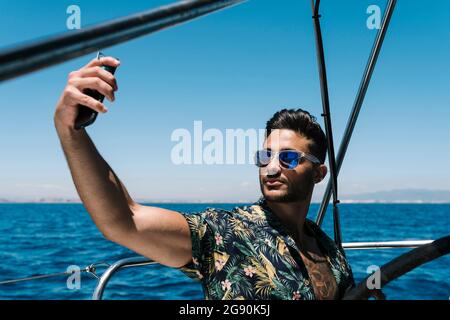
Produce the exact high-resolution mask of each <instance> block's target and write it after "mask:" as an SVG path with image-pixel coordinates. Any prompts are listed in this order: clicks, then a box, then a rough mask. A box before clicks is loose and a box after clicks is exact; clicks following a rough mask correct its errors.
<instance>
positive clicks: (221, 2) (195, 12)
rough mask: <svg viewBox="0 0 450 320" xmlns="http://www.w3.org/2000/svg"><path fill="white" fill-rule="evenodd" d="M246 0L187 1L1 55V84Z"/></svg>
mask: <svg viewBox="0 0 450 320" xmlns="http://www.w3.org/2000/svg"><path fill="white" fill-rule="evenodd" d="M244 1H245V0H186V1H179V2H177V3H174V4H170V5H167V6H163V7H160V8H157V9H155V10H149V11H144V12H140V13H138V14H134V15H130V16H127V17H124V18H120V19H116V20H113V21H108V22H105V23H101V24H98V25H95V26H92V27H89V28H85V29H81V30H78V31H71V32H66V33H64V34H62V35H59V36H54V37H52V38H50V39H46V40H43V41H39V42H35V43H32V44H27V45H24V46H22V47H18V48H13V49H10V50H5V51H2V52H0V82H1V81H5V80H8V79H12V78H15V77H18V76H21V75H24V74H27V73H30V72H33V71H36V70H39V69H43V68H46V67H49V66H52V65H56V64H59V63H62V62H64V61H68V60H71V59H75V58H78V57H81V56H84V55H87V54H90V53H92V52H96V51H99V50H102V49H105V48H108V47H110V46H113V45H117V44H119V43H123V42H126V41H130V40H132V39H135V38H138V37H141V36H144V35H147V34H150V33H153V32H156V31H160V30H162V29H166V28H168V27H172V26H175V25H177V24H180V23H183V22H186V21H189V20H193V19H195V18H198V17H200V16H203V15H206V14H209V13H212V12H215V11H218V10H221V9H224V8H227V7H230V6H232V5H236V4H239V3H242V2H244Z"/></svg>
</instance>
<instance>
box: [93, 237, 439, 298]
mask: <svg viewBox="0 0 450 320" xmlns="http://www.w3.org/2000/svg"><path fill="white" fill-rule="evenodd" d="M433 241H434V240H405V241H381V242H347V243H343V244H342V247H343V248H344V249H348V250H358V249H396V248H417V247H420V246H422V245H425V244H429V243H432V242H433ZM155 264H158V263H157V262H155V261H152V260H150V259H148V258H145V257H142V256H138V257H132V258H126V259H122V260H119V261H117V262H115V263H113V264H112V265H111V266H110V267H109V268H108V269H106V271H105V272H104V273H103V274H102V276H101V277H100V278H99V281H98V284H97V286H96V287H95V290H94V293H93V295H92V300H102V297H103V293H104V291H105V288H106V285H107V284H108V282H109V280H110V279H111V278H112V276H113V275H114V274H115V273H117V272H118V271H120V270H122V269H124V268H130V267H141V266H148V265H155Z"/></svg>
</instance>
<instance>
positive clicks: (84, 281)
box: [0, 203, 450, 300]
mask: <svg viewBox="0 0 450 320" xmlns="http://www.w3.org/2000/svg"><path fill="white" fill-rule="evenodd" d="M149 205H152V206H158V207H163V208H168V209H172V210H176V211H182V212H199V211H203V210H205V209H206V208H211V207H212V208H224V209H232V208H234V207H236V206H242V205H243V204H217V203H214V204H207V203H205V204H175V203H171V204H155V203H152V204H149ZM317 210H318V204H312V205H311V208H310V211H309V214H308V218H310V219H314V218H315V216H316V213H317ZM340 215H341V227H342V237H343V241H344V242H356V241H398V240H428V239H438V238H440V237H444V236H447V235H449V234H450V204H381V203H373V204H358V203H352V204H346V203H343V204H340ZM331 218H332V214H331V210H330V209H329V210H328V212H327V215H326V217H325V220H324V224H323V229H324V230H325V231H326V232H327V233H328V234H329V235H332V219H331ZM409 250H411V249H403V248H402V249H376V250H347V251H346V252H347V257H348V259H349V262H350V265H351V267H352V269H353V273H354V276H355V279H356V282H357V283H358V282H360V281H362V280H363V279H364V278H365V277H366V276H368V275H369V274H370V273H371V270H372V269H371V266H382V265H384V264H385V263H387V262H389V261H390V260H392V259H394V258H395V257H397V256H399V255H401V254H403V253H405V252H407V251H409ZM134 256H137V255H136V254H135V253H134V252H132V251H130V250H128V249H126V248H123V247H121V246H119V245H117V244H115V243H112V242H110V241H108V240H106V239H104V238H103V237H102V235H101V233H100V232H99V231H98V230H97V228H96V227H95V225H94V223H93V222H92V220H91V219H90V217H89V215H88V213H87V211H86V210H85V208H84V206H83V205H82V204H41V203H29V204H15V203H5V204H0V283H1V282H3V281H6V280H11V279H19V278H24V277H30V276H38V275H48V274H57V273H61V272H67V271H68V270H73V269H70V268H80V269H84V268H85V267H86V266H89V265H91V264H93V263H102V262H106V263H109V264H111V263H114V262H115V261H118V260H121V259H124V258H128V257H134ZM372 268H373V267H372ZM104 271H105V268H104V267H101V266H100V267H99V268H98V269H97V273H98V274H101V273H102V272H104ZM449 275H450V255H447V256H444V257H441V258H439V259H436V260H434V261H432V262H429V263H427V264H425V265H422V266H420V267H418V268H416V269H414V270H413V271H411V272H409V273H407V274H405V275H403V276H402V277H400V278H398V279H396V280H394V281H392V282H391V283H389V284H388V285H387V286H386V287H385V288H384V289H383V291H384V293H385V294H386V297H387V299H394V300H409V299H413V300H449V299H450V277H449ZM78 280H79V281H78ZM97 281H98V280H97V278H95V277H94V276H93V275H91V274H87V273H82V274H81V277H80V278H79V279H75V280H74V278H69V276H67V275H64V274H63V275H55V276H54V277H49V278H42V279H37V280H30V281H24V282H17V283H10V284H0V299H3V300H25V299H26V300H28V299H32V300H35V299H39V300H42V299H44V300H87V299H91V297H92V293H93V291H94V289H95V287H96V285H97ZM203 297H204V296H203V292H202V288H201V286H200V284H199V283H198V282H196V281H195V280H192V279H190V278H188V277H187V276H185V275H184V274H183V273H181V272H180V271H179V270H176V269H173V268H169V267H165V266H161V265H151V266H140V267H135V268H127V269H123V270H121V271H119V272H118V273H116V274H115V275H114V276H113V277H112V278H111V280H110V282H109V283H108V286H107V287H106V290H105V293H104V296H103V298H104V299H110V300H123V299H139V300H180V299H188V300H192V299H194V300H198V299H203Z"/></svg>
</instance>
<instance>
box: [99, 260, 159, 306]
mask: <svg viewBox="0 0 450 320" xmlns="http://www.w3.org/2000/svg"><path fill="white" fill-rule="evenodd" d="M154 264H158V263H157V262H154V261H151V260H149V259H148V258H145V257H140V256H139V257H132V258H126V259H122V260H119V261H117V262H115V263H113V264H112V265H111V266H110V267H109V268H108V269H106V271H105V272H104V273H103V274H102V276H101V277H100V278H99V280H98V284H97V286H96V287H95V290H94V293H93V294H92V300H101V299H102V296H103V292H104V291H105V288H106V285H107V284H108V282H109V280H110V279H111V277H112V276H113V275H114V274H115V273H116V272H118V271H119V270H122V269H124V268H130V267H141V266H148V265H154Z"/></svg>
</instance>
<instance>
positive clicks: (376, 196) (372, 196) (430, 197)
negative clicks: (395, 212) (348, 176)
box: [340, 189, 450, 203]
mask: <svg viewBox="0 0 450 320" xmlns="http://www.w3.org/2000/svg"><path fill="white" fill-rule="evenodd" d="M340 198H341V199H342V202H413V203H450V190H428V189H396V190H386V191H377V192H369V193H360V194H350V195H341V197H340Z"/></svg>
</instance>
